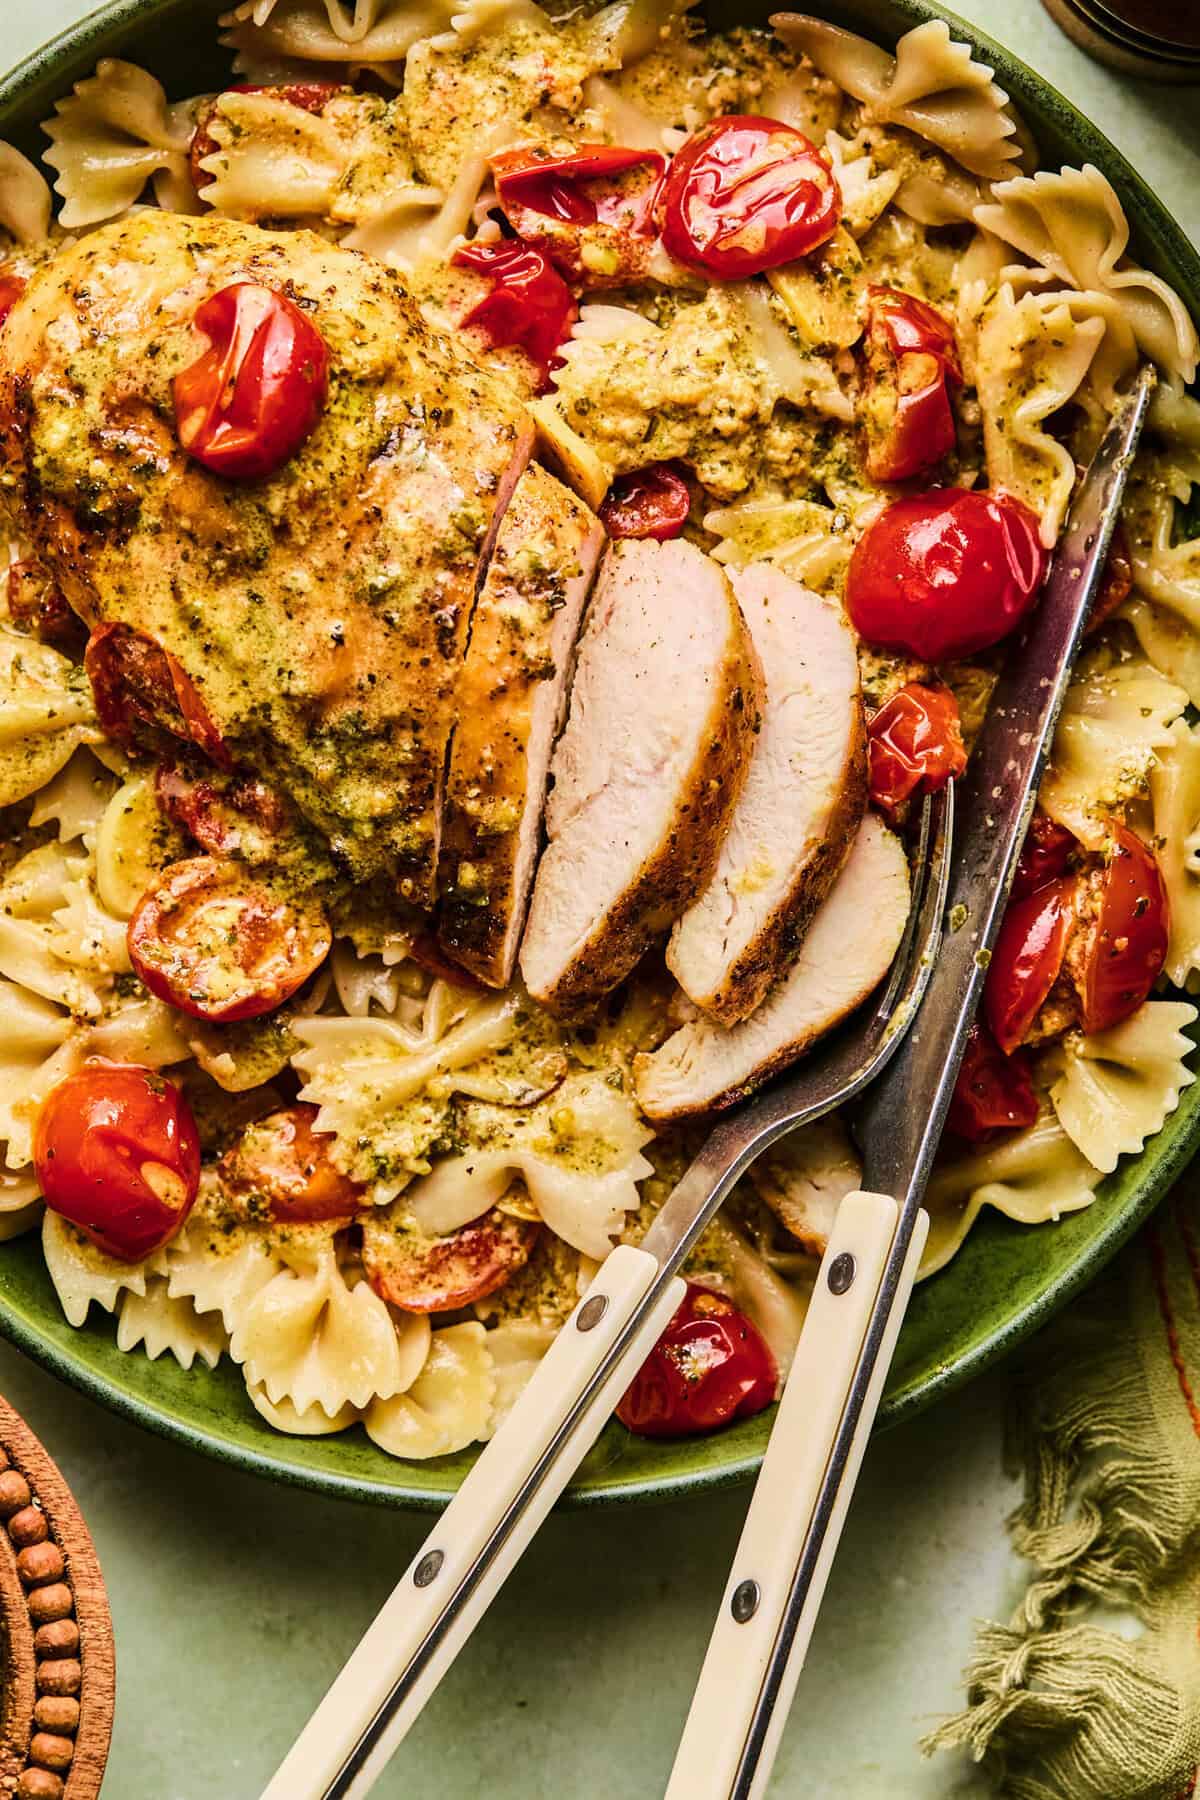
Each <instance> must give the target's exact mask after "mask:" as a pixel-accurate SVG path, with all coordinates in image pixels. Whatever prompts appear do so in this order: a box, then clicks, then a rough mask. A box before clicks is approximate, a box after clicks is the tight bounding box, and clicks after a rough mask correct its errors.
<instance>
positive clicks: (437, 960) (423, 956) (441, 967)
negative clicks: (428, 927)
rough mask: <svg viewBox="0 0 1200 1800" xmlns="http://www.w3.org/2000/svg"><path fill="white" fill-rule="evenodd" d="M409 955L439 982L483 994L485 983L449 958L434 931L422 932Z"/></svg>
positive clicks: (413, 942) (415, 940)
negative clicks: (471, 989)
mask: <svg viewBox="0 0 1200 1800" xmlns="http://www.w3.org/2000/svg"><path fill="white" fill-rule="evenodd" d="M408 954H409V956H410V957H411V958H412V960H413V961H414V962H415V963H416V964H417V966H418V967H419V968H422V969H424V970H425V972H426V974H427V975H433V976H434V977H435V978H436V979H437V980H438V981H448V982H449V983H450V984H451V986H452V987H461V988H474V989H476V990H477V992H479V993H482V992H483V983H482V982H481V981H477V980H476V979H475V977H474V975H472V974H471V972H470V970H468V969H464V968H461V967H460V966H459V964H458V963H456V962H455V961H454V959H453V957H451V956H447V954H446V952H445V951H444V950H443V949H442V946H441V945H440V944H439V942H438V940H437V939H436V938H435V937H434V935H433V933H432V931H422V932H420V933H419V934H418V935H417V936H416V937H415V938H414V939H413V941H412V943H411V944H410V945H409V947H408Z"/></svg>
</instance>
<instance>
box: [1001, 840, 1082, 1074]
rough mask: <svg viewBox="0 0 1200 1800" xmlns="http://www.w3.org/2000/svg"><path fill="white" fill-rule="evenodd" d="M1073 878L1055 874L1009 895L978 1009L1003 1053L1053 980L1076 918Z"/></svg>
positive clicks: (1019, 1037) (1021, 1034)
mask: <svg viewBox="0 0 1200 1800" xmlns="http://www.w3.org/2000/svg"><path fill="white" fill-rule="evenodd" d="M1076 892H1077V888H1076V878H1075V876H1074V875H1059V876H1058V877H1056V879H1055V880H1053V881H1048V882H1046V883H1045V884H1044V885H1043V886H1042V887H1040V888H1038V889H1037V891H1036V892H1035V893H1032V894H1028V895H1026V897H1025V898H1024V899H1023V900H1010V901H1009V904H1008V909H1007V911H1006V912H1005V914H1004V918H1003V921H1002V922H1001V925H1000V930H999V932H998V934H997V936H996V942H995V945H994V946H993V949H992V958H991V962H990V963H989V964H988V973H987V982H986V984H985V986H984V990H983V1010H984V1012H985V1014H986V1016H987V1022H988V1024H989V1025H990V1027H991V1031H992V1036H993V1037H994V1038H995V1040H996V1042H997V1044H998V1045H999V1046H1000V1049H1001V1050H1002V1051H1003V1052H1004V1054H1005V1055H1006V1056H1011V1054H1012V1052H1013V1051H1014V1050H1015V1049H1017V1047H1018V1045H1020V1044H1022V1043H1023V1042H1024V1041H1025V1038H1026V1037H1027V1036H1028V1034H1029V1030H1030V1027H1031V1026H1032V1024H1033V1022H1034V1020H1035V1019H1036V1018H1037V1015H1038V1013H1039V1012H1040V1011H1041V1010H1042V1007H1043V1005H1044V1004H1045V1001H1046V999H1047V996H1048V995H1049V993H1050V990H1051V988H1052V987H1053V986H1054V984H1055V982H1056V981H1057V980H1058V977H1059V973H1060V971H1061V969H1062V965H1063V957H1064V955H1065V954H1066V949H1067V940H1068V938H1069V937H1070V935H1071V930H1072V927H1073V925H1074V922H1075V898H1076Z"/></svg>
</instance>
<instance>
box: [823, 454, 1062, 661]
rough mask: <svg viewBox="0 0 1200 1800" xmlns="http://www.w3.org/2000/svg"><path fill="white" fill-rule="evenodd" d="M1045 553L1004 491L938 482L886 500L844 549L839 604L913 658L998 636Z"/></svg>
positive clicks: (877, 638)
mask: <svg viewBox="0 0 1200 1800" xmlns="http://www.w3.org/2000/svg"><path fill="white" fill-rule="evenodd" d="M1047 561H1048V558H1047V555H1046V552H1045V550H1044V549H1043V548H1042V544H1041V540H1040V538H1039V536H1038V522H1037V519H1036V518H1035V517H1034V515H1033V514H1032V513H1031V512H1030V510H1029V508H1028V507H1027V506H1025V505H1023V504H1022V502H1021V501H1020V500H1014V499H1013V498H1012V496H1011V495H1009V494H993V493H990V492H988V491H987V490H980V491H977V492H976V491H969V490H967V489H965V488H940V489H936V490H935V491H934V492H932V493H929V494H918V495H914V496H913V497H912V498H911V499H905V500H894V501H893V502H892V504H891V505H890V506H889V507H887V508H886V509H885V511H883V512H882V513H880V515H879V517H878V518H877V519H876V520H875V521H874V522H873V523H872V524H871V525H869V526H868V527H867V529H866V531H865V532H864V533H863V535H862V537H861V538H860V539H859V541H858V543H857V544H856V545H855V548H854V554H853V556H852V557H851V558H850V568H849V572H848V574H847V578H846V609H847V611H848V612H849V614H850V617H851V619H852V621H853V623H854V625H855V627H856V628H857V630H858V631H859V632H860V634H861V635H862V636H863V637H865V638H866V639H867V641H868V642H869V643H872V644H878V645H880V646H882V647H884V648H886V649H890V650H907V651H908V653H909V655H910V656H919V657H920V658H921V660H922V662H930V663H938V662H944V661H946V660H947V659H953V658H955V657H959V656H970V655H971V654H972V653H973V652H974V651H976V650H986V649H987V648H988V647H989V646H990V645H992V644H997V643H999V641H1000V639H1001V638H1003V637H1007V635H1008V633H1009V632H1010V631H1012V630H1013V629H1014V627H1015V626H1017V625H1019V624H1020V622H1021V620H1022V619H1023V618H1024V617H1025V615H1026V613H1027V612H1029V610H1030V609H1031V607H1032V606H1033V605H1034V603H1035V601H1036V600H1037V596H1038V590H1039V588H1040V587H1041V585H1042V582H1043V580H1044V579H1045V575H1046V567H1047Z"/></svg>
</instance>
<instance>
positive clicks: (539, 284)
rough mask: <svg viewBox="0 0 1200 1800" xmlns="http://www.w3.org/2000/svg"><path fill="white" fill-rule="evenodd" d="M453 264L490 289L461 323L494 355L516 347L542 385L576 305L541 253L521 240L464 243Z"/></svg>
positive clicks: (454, 257)
mask: <svg viewBox="0 0 1200 1800" xmlns="http://www.w3.org/2000/svg"><path fill="white" fill-rule="evenodd" d="M452 260H453V262H454V263H455V265H456V267H458V268H460V269H474V270H476V271H477V273H478V274H480V275H487V276H489V277H490V278H491V280H492V283H493V286H492V291H491V293H490V294H486V295H485V296H484V298H483V299H482V300H480V301H479V303H478V304H477V305H476V306H473V307H472V308H471V311H470V312H469V313H468V314H467V316H466V318H465V319H463V321H462V323H463V324H464V325H474V326H477V327H478V328H479V329H480V330H481V331H482V332H483V333H484V335H485V337H486V338H487V341H488V345H489V347H490V348H491V349H493V350H498V349H502V348H503V347H504V346H506V345H509V344H516V345H519V346H520V348H521V349H522V350H524V351H525V353H526V355H527V356H528V357H529V358H530V360H531V361H532V362H534V363H536V364H537V367H538V370H539V372H540V375H541V379H542V383H543V385H545V383H546V380H547V379H548V376H549V372H550V364H551V361H552V359H553V356H554V352H555V351H556V350H557V349H558V346H559V345H560V344H561V343H562V341H563V339H564V338H565V337H568V336H569V335H570V331H571V326H572V324H573V323H574V321H575V316H576V311H577V309H576V306H575V301H574V299H573V297H572V294H571V290H570V288H568V286H567V284H566V282H565V281H564V280H563V278H562V276H561V275H560V274H558V272H557V270H555V269H552V268H551V267H550V264H549V263H548V262H547V261H546V258H545V257H544V256H543V255H542V253H541V251H540V250H535V249H534V247H533V245H532V244H523V243H522V242H521V241H520V239H519V238H518V239H513V238H507V239H505V240H504V242H502V243H499V244H463V245H462V246H461V248H460V249H458V250H456V251H455V253H454V256H453V259H452Z"/></svg>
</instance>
